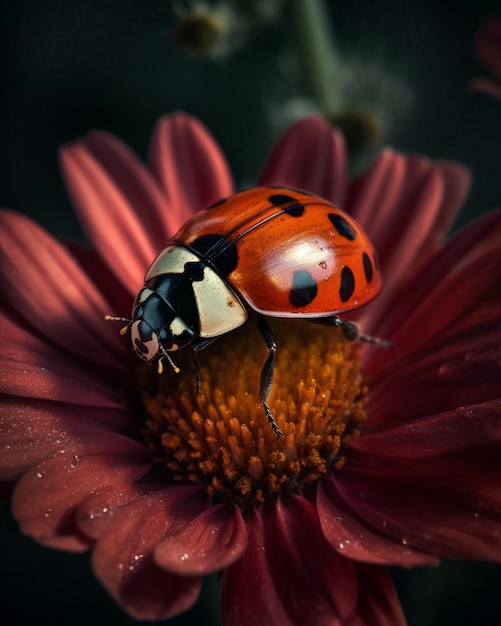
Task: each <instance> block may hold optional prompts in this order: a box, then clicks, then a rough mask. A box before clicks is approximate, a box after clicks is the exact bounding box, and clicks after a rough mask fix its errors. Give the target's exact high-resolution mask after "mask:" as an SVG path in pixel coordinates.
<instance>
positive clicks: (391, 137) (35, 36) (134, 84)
mask: <svg viewBox="0 0 501 626" xmlns="http://www.w3.org/2000/svg"><path fill="white" fill-rule="evenodd" d="M293 2H295V0H290V1H289V2H284V3H283V5H284V6H283V7H282V10H281V11H279V13H278V17H277V18H276V19H275V21H272V22H271V23H263V22H262V21H261V23H259V24H256V26H255V28H253V29H251V31H250V32H249V33H248V34H247V37H246V38H245V40H243V41H240V44H239V45H238V46H236V49H235V50H234V51H233V52H232V53H231V54H228V55H226V56H224V57H223V58H220V59H207V58H203V59H193V58H190V57H188V56H186V54H184V53H183V52H181V51H180V49H179V48H178V47H177V46H176V45H175V42H174V40H173V37H172V28H173V24H174V22H175V20H176V17H175V14H174V12H173V9H172V6H173V4H174V3H171V2H168V1H163V2H160V1H156V2H155V1H151V0H104V1H97V0H90V1H84V0H74V1H72V2H68V1H64V0H46V1H45V2H29V1H28V0H17V1H16V3H13V2H11V3H4V2H0V10H1V15H0V46H1V54H0V86H1V93H0V205H2V206H5V207H9V208H12V209H16V210H18V211H21V212H23V213H26V214H28V215H30V216H32V217H33V218H34V219H36V220H37V221H38V222H40V223H41V224H43V225H44V226H45V227H46V228H48V229H49V230H50V231H51V232H53V233H55V234H56V235H59V236H70V237H76V238H80V239H81V238H83V235H82V233H81V231H80V228H79V226H78V223H77V221H76V218H75V217H74V215H73V213H72V208H71V205H70V202H69V200H68V198H67V196H66V193H65V190H64V187H63V185H62V182H61V179H60V176H59V173H58V167H57V160H56V151H57V148H58V146H59V145H61V144H62V143H65V142H68V141H71V140H73V139H75V138H76V137H79V136H82V135H84V134H85V133H87V132H88V131H89V130H91V129H94V128H102V129H106V130H108V131H111V132H113V133H115V134H116V135H118V136H119V137H121V138H122V139H123V140H124V141H126V142H127V143H128V144H129V145H130V146H132V147H133V148H134V149H135V150H136V151H137V152H138V153H139V154H140V155H141V156H142V157H143V158H144V157H145V156H146V152H147V146H148V142H149V137H150V133H151V129H152V128H153V125H154V123H155V121H156V119H157V118H158V117H159V116H160V115H162V114H164V113H168V112H171V111H173V110H178V109H181V110H185V111H187V112H189V113H192V114H195V115H197V116H198V117H199V118H200V119H201V120H202V121H203V122H204V123H205V124H206V125H207V127H208V128H209V130H210V131H211V132H212V133H213V135H214V136H215V137H216V138H217V140H218V142H219V143H220V145H221V146H222V148H223V149H224V151H225V153H226V155H227V157H228V160H229V162H230V164H231V167H232V169H233V172H234V176H235V180H236V183H237V185H238V186H248V185H250V184H252V182H253V181H254V180H255V178H256V175H257V173H258V172H259V169H260V167H261V166H262V164H263V161H264V159H265V156H266V154H267V152H268V150H269V149H270V147H271V145H272V143H273V141H274V140H275V139H276V138H277V137H278V135H279V133H280V132H281V131H282V130H283V128H284V127H285V126H286V125H287V123H288V122H290V121H292V120H291V117H290V115H289V112H290V110H291V102H297V99H298V98H302V97H303V98H304V97H305V95H306V91H305V84H304V83H303V82H302V81H301V75H300V72H299V71H298V68H299V66H300V64H299V58H300V51H299V45H298V35H297V31H296V30H295V25H294V22H293V20H292V19H291V14H290V4H291V3H293ZM186 4H188V3H186V2H179V3H178V5H181V6H185V5H186ZM208 4H210V3H208ZM238 4H239V3H237V2H235V3H233V6H237V5H238ZM241 4H245V5H247V7H249V6H250V7H251V8H250V9H249V10H251V11H252V10H255V11H257V9H258V8H259V5H261V6H265V5H270V6H278V8H280V4H281V3H279V2H277V3H275V2H268V3H266V2H264V3H263V2H261V3H260V2H248V3H241ZM325 4H326V6H327V10H328V15H329V28H330V30H331V32H332V33H333V34H334V36H335V38H336V41H337V44H338V49H339V55H338V59H337V63H338V66H340V67H341V69H342V76H343V80H341V81H340V84H339V87H338V86H337V84H334V85H333V93H334V94H335V96H336V98H337V99H338V101H339V102H341V104H345V105H350V104H357V105H362V106H369V107H370V108H371V109H373V110H374V111H375V113H376V114H377V115H379V116H380V117H381V118H382V120H383V121H384V126H385V133H384V135H383V138H382V143H383V144H390V145H392V146H393V147H395V148H397V149H399V150H403V151H406V152H412V153H416V152H417V153H423V154H426V155H428V156H429V157H432V158H437V159H443V158H445V159H455V160H459V161H461V162H463V163H465V164H467V165H468V166H470V167H471V169H472V172H473V187H472V190H471V194H470V196H469V199H468V202H467V204H466V206H465V207H464V210H463V212H462V214H461V217H460V218H459V220H458V223H457V226H460V225H463V224H465V223H467V222H469V221H471V220H472V219H473V218H474V217H475V216H477V215H480V214H482V213H484V212H486V211H488V210H490V209H492V208H495V207H498V206H501V171H500V169H501V168H500V165H501V101H497V100H495V99H494V98H491V97H489V96H486V95H484V94H478V93H472V92H470V91H468V90H467V83H468V80H469V79H471V78H472V77H473V76H476V75H479V74H485V73H486V72H485V70H484V69H483V68H482V67H481V66H480V65H479V64H478V63H477V61H476V60H475V58H474V56H473V53H472V42H473V37H474V33H475V31H476V30H477V28H478V26H479V25H480V24H481V23H482V22H483V21H485V20H486V19H488V18H489V17H491V16H493V15H495V14H496V12H497V13H499V14H501V4H500V3H499V2H493V1H489V2H488V1H475V2H473V1H472V2H466V3H458V2H452V1H445V0H440V1H437V2H434V3H431V2H429V3H422V2H418V1H417V0H391V1H388V2H372V1H370V0H365V1H362V0H351V1H348V0H345V1H342V0H339V1H336V2H326V3H325ZM371 81H372V83H373V85H372V86H375V87H376V90H375V91H374V92H373V91H371V89H372V87H371V84H372V83H371ZM365 156H366V160H367V159H368V158H369V156H370V155H365ZM471 471H474V468H473V467H472V468H471ZM1 513H2V518H1V521H0V523H1V529H2V532H1V534H0V550H1V551H0V580H2V582H1V583H0V585H1V587H0V589H1V595H0V598H1V604H0V623H2V624H5V625H6V626H21V625H23V626H24V625H25V624H32V623H35V622H39V621H43V622H46V623H50V624H55V625H58V624H68V623H71V624H72V625H73V626H78V625H80V624H82V625H83V624H89V623H99V624H100V623H103V624H110V625H111V624H118V625H127V624H132V623H134V622H133V621H132V620H130V619H129V618H128V617H127V616H126V615H125V614H124V613H123V612H122V611H121V609H119V608H118V607H117V606H116V605H115V604H114V603H113V602H112V601H111V600H110V599H109V597H108V596H107V594H106V593H105V592H104V591H103V589H102V588H101V587H100V586H99V585H98V583H97V582H96V581H95V580H94V578H93V576H92V573H91V571H90V566H89V558H88V556H87V555H78V556H75V555H67V554H64V553H59V552H54V551H51V550H48V549H45V548H42V547H40V546H38V545H37V544H35V543H34V542H33V541H32V540H30V539H28V538H25V537H23V536H21V535H20V534H19V532H18V530H17V528H16V525H15V523H14V522H13V520H12V519H11V518H10V514H9V512H8V506H7V505H2V509H1ZM395 580H396V583H397V586H398V589H399V593H400V596H401V599H402V602H403V604H404V608H405V610H406V614H407V616H408V620H409V625H410V626H427V625H429V626H435V625H437V626H438V625H440V626H447V625H453V624H454V625H456V624H457V625H459V626H461V625H465V626H466V625H470V624H477V625H481V626H494V625H496V624H501V572H500V567H499V566H497V565H491V564H485V563H481V564H465V563H445V564H444V565H442V566H441V567H439V568H433V569H426V570H421V569H419V570H414V571H410V572H403V571H397V572H396V573H395ZM216 585H217V582H215V581H214V580H212V581H209V590H208V592H207V594H206V596H205V601H206V602H207V603H208V604H209V605H210V603H211V602H213V596H214V593H213V590H214V588H215V586H216ZM208 610H209V609H207V605H204V604H202V605H201V606H200V607H199V608H195V609H194V610H193V611H192V612H190V613H188V614H186V615H185V616H182V617H179V618H176V619H175V620H172V621H171V622H170V623H171V624H188V623H204V624H209V623H210V622H209V618H208V617H207V611H208ZM197 611H199V612H198V613H197ZM213 623H214V624H216V623H217V621H215V622H213Z"/></svg>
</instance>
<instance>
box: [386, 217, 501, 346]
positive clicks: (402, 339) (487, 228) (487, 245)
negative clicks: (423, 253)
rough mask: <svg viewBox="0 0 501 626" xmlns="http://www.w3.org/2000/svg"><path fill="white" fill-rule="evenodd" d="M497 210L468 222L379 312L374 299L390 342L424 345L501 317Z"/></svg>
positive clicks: (500, 235) (500, 227) (500, 223)
mask: <svg viewBox="0 0 501 626" xmlns="http://www.w3.org/2000/svg"><path fill="white" fill-rule="evenodd" d="M499 241H501V211H494V212H492V213H490V214H488V215H485V216H484V217H482V218H480V219H478V220H477V221H476V222H474V223H473V224H471V225H470V226H467V227H466V228H465V229H463V231H461V232H460V233H458V234H457V235H456V236H455V237H454V238H453V239H451V240H450V241H449V242H448V243H447V245H446V246H445V247H444V248H443V249H442V250H440V251H439V252H438V253H437V254H436V255H435V256H433V257H432V258H431V259H430V261H429V263H428V264H427V265H426V266H425V267H424V268H423V269H422V270H421V272H420V273H419V275H418V276H416V277H414V279H413V281H412V284H407V283H406V284H404V285H403V286H402V287H401V290H402V291H403V290H405V294H406V295H405V298H403V297H398V296H397V298H398V299H397V298H396V299H395V300H394V302H393V306H392V307H391V308H390V309H389V310H386V311H385V312H383V311H382V310H379V303H377V302H376V308H375V311H374V313H375V316H376V318H378V319H379V323H378V322H377V321H376V322H375V323H378V327H379V329H380V330H379V331H378V332H381V333H383V336H385V335H384V333H387V332H388V330H387V329H389V328H392V329H393V332H392V336H391V341H393V342H394V343H395V345H397V346H398V345H401V346H405V350H406V351H408V350H412V349H415V348H416V347H417V346H419V345H424V344H426V343H427V342H429V341H430V340H431V339H432V338H434V337H435V336H440V335H442V336H443V335H444V334H452V333H453V332H458V331H459V330H460V329H462V328H468V327H471V326H472V325H474V324H480V323H485V322H488V321H489V320H495V319H499V314H500V309H501V298H500V297H499V294H500V293H501V292H500V285H499V282H500V281H501V258H500V255H499Z"/></svg>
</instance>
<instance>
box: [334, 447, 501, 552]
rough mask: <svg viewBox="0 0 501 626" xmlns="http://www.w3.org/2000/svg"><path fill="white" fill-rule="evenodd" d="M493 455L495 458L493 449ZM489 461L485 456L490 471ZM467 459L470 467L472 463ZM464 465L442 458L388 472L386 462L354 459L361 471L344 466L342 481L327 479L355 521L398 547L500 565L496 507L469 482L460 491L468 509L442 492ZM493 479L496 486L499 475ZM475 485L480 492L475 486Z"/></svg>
mask: <svg viewBox="0 0 501 626" xmlns="http://www.w3.org/2000/svg"><path fill="white" fill-rule="evenodd" d="M495 454H496V455H499V448H497V449H496V452H495ZM469 456H471V455H469ZM480 456H481V455H480ZM480 456H479V457H478V458H480ZM492 456H493V455H489V461H490V463H491V465H492ZM471 458H472V460H473V461H474V462H476V458H477V457H471ZM464 460H465V459H464V458H463V459H462V461H463V463H462V467H461V464H459V467H458V466H457V465H456V466H455V465H454V464H452V465H449V462H450V459H449V458H448V457H447V456H445V457H444V458H442V459H440V458H437V459H434V460H433V461H432V462H431V463H430V460H428V459H426V460H424V461H422V462H421V463H418V462H417V461H413V462H412V463H410V462H407V463H406V464H405V466H404V465H403V464H401V465H400V466H399V464H397V463H393V464H392V466H390V467H389V466H388V463H387V461H386V462H381V461H380V460H379V459H377V458H372V459H371V457H370V456H369V455H364V457H363V459H362V458H361V457H359V458H358V459H357V461H358V462H360V461H361V462H362V463H363V467H356V466H355V465H353V467H352V466H351V462H350V463H347V464H346V467H343V473H342V475H341V474H337V475H333V481H334V483H335V485H336V489H337V491H338V493H339V494H340V496H341V497H342V498H343V499H344V500H345V502H346V503H347V505H348V506H349V507H350V508H351V509H352V510H353V511H355V512H356V514H357V515H358V517H359V519H362V520H366V521H367V523H368V524H370V526H372V527H374V528H378V529H380V532H384V533H385V534H387V535H388V536H389V537H392V538H393V539H394V540H395V541H396V542H397V543H399V544H401V543H404V544H405V545H408V546H410V547H411V548H415V549H417V550H421V551H423V552H429V553H430V554H433V555H436V556H443V557H448V558H473V559H485V560H490V561H501V530H500V521H501V517H500V511H499V504H498V510H497V511H495V510H493V509H492V502H490V501H487V502H485V503H484V502H483V501H482V498H481V497H480V498H478V499H477V498H475V497H474V496H473V495H472V494H474V492H472V491H471V487H472V485H471V482H472V481H468V482H469V484H468V489H467V490H466V491H467V493H468V496H469V502H468V503H467V502H466V501H465V500H464V497H463V498H462V499H460V498H456V493H455V491H454V490H452V491H450V492H449V491H448V490H447V488H444V487H445V486H446V485H447V484H452V482H453V481H452V480H451V478H452V477H454V479H455V480H457V481H459V482H461V481H462V476H464V474H465V473H467V472H465V467H467V465H465V464H464ZM401 468H405V469H401ZM431 468H433V471H430V470H431ZM457 469H460V473H459V474H458V473H456V470H457ZM451 470H452V474H450V473H449V472H450V471H451ZM475 470H476V467H475ZM442 474H443V475H444V476H445V481H442ZM481 477H482V475H481V476H480V478H481ZM497 479H498V483H499V475H498V476H497ZM475 482H478V484H479V486H480V487H481V480H480V481H475ZM443 483H445V484H443ZM484 507H485V508H484Z"/></svg>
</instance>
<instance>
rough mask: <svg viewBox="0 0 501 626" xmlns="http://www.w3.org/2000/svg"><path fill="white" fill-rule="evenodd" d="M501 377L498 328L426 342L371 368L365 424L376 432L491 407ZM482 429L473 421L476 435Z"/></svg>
mask: <svg viewBox="0 0 501 626" xmlns="http://www.w3.org/2000/svg"><path fill="white" fill-rule="evenodd" d="M500 376H501V335H500V333H499V331H498V330H497V331H496V330H495V331H493V332H489V330H488V329H481V331H480V332H476V333H472V332H463V333H462V334H461V335H456V336H452V337H450V338H447V339H446V340H444V341H442V342H435V343H433V344H431V345H425V346H424V347H423V348H422V349H421V350H416V351H414V352H412V353H410V354H408V355H405V356H404V357H401V358H396V359H395V360H394V361H388V362H387V364H386V365H385V366H380V367H379V368H378V369H377V371H375V372H373V374H372V376H371V393H370V394H369V398H368V404H367V412H368V416H369V417H368V420H367V423H366V427H367V429H368V431H369V432H377V431H378V430H380V429H387V428H391V427H392V426H397V427H398V426H401V425H402V424H404V423H405V424H409V423H412V422H413V421H415V420H418V419H423V418H427V417H431V416H439V415H440V414H447V413H448V412H450V411H456V410H458V409H459V408H461V407H462V409H461V410H464V411H465V414H466V415H467V413H468V411H471V410H472V407H476V408H479V407H480V406H482V405H483V404H484V403H487V404H486V406H488V407H489V409H488V410H493V411H494V410H495V402H496V400H497V399H499V397H500V385H501V383H500V380H501V378H500ZM490 403H491V404H490ZM442 417H443V416H442ZM458 419H459V422H458V423H460V422H461V420H460V418H459V416H458ZM484 427H485V425H480V424H479V425H478V436H479V437H482V436H484V434H482V431H483V429H484Z"/></svg>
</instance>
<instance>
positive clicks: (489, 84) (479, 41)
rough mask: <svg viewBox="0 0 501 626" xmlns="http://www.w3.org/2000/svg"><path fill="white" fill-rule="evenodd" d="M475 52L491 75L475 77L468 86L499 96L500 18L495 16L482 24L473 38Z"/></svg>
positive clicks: (500, 88)
mask: <svg viewBox="0 0 501 626" xmlns="http://www.w3.org/2000/svg"><path fill="white" fill-rule="evenodd" d="M475 54H476V56H477V58H478V60H479V61H480V62H481V63H482V64H483V65H485V67H486V69H487V70H488V71H489V72H490V74H491V75H492V76H491V77H489V78H488V77H477V78H474V79H473V80H471V81H470V88H471V89H475V90H476V91H483V92H484V93H488V94H490V95H491V96H494V97H496V98H501V18H500V17H497V18H494V19H492V20H490V21H489V22H487V23H486V24H484V25H483V26H482V28H480V29H479V31H478V33H477V35H476V38H475Z"/></svg>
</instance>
